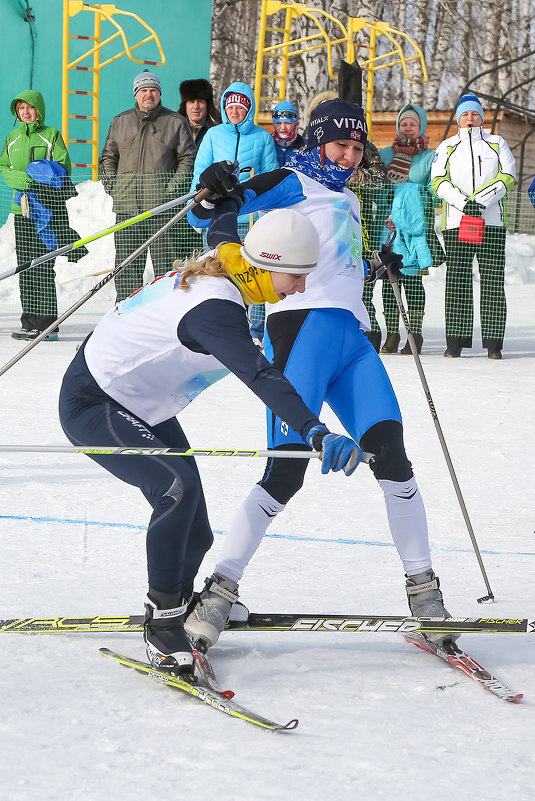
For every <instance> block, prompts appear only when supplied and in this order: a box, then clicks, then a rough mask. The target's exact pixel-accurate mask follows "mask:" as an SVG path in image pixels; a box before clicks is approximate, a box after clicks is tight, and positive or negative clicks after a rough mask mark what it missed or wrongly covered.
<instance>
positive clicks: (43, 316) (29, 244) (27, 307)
mask: <svg viewBox="0 0 535 801" xmlns="http://www.w3.org/2000/svg"><path fill="white" fill-rule="evenodd" d="M14 217H15V250H16V253H17V264H18V265H21V264H26V262H29V261H31V260H32V259H36V258H37V257H38V256H44V254H45V253H48V249H47V248H46V247H45V245H44V244H43V243H42V242H41V240H40V239H39V237H38V236H37V232H36V230H35V223H34V221H33V220H30V219H29V218H28V217H23V216H22V215H21V214H15V215H14ZM55 262H56V260H55V259H51V260H50V261H47V262H45V263H44V264H40V265H39V266H38V267H32V268H31V269H29V270H25V271H24V272H22V273H20V275H19V290H20V305H21V306H22V314H21V317H20V322H21V325H22V328H25V329H26V330H27V331H31V330H33V329H37V331H44V330H45V328H48V326H49V325H51V324H52V323H53V322H54V320H57V319H58V303H57V298H56V274H55V272H54V264H55ZM55 330H56V331H58V330H59V329H57V328H56V329H55Z"/></svg>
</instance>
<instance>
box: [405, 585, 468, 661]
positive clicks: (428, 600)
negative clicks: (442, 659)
mask: <svg viewBox="0 0 535 801" xmlns="http://www.w3.org/2000/svg"><path fill="white" fill-rule="evenodd" d="M406 579H407V581H406V583H405V588H406V590H407V600H408V602H409V609H410V610H411V615H412V616H413V617H441V618H443V619H446V618H448V617H451V615H450V613H449V612H448V610H447V609H446V607H445V606H444V599H443V598H442V592H441V591H440V582H439V580H438V576H436V575H435V573H434V572H433V570H427V571H426V572H425V573H417V574H416V575H415V576H406ZM425 636H426V638H427V639H428V640H431V641H432V642H434V643H436V644H437V645H444V644H445V643H447V642H455V640H456V639H457V638H458V637H459V635H458V634H440V633H437V634H426V635H425Z"/></svg>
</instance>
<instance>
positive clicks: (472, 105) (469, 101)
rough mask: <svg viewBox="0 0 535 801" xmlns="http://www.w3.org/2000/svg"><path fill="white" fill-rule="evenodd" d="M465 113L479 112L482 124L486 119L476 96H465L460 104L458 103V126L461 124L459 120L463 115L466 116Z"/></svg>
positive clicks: (456, 113)
mask: <svg viewBox="0 0 535 801" xmlns="http://www.w3.org/2000/svg"><path fill="white" fill-rule="evenodd" d="M465 111H477V113H478V114H479V116H480V117H481V122H483V119H484V118H485V112H484V111H483V106H482V105H481V103H480V102H479V100H478V99H477V97H476V96H475V95H463V96H462V97H461V99H460V100H459V102H458V103H457V109H456V111H455V117H456V119H457V125H458V124H459V118H460V116H461V114H464V112H465Z"/></svg>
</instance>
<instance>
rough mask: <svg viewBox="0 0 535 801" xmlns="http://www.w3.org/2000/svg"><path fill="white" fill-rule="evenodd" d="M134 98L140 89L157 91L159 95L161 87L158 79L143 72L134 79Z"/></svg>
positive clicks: (149, 73) (150, 73)
mask: <svg viewBox="0 0 535 801" xmlns="http://www.w3.org/2000/svg"><path fill="white" fill-rule="evenodd" d="M133 88H134V97H135V96H136V95H137V93H138V92H139V90H140V89H157V90H158V91H159V92H160V94H161V93H162V85H161V83H160V79H159V78H158V76H157V75H155V74H154V73H153V72H149V71H148V70H143V72H140V73H139V75H136V77H135V78H134V87H133Z"/></svg>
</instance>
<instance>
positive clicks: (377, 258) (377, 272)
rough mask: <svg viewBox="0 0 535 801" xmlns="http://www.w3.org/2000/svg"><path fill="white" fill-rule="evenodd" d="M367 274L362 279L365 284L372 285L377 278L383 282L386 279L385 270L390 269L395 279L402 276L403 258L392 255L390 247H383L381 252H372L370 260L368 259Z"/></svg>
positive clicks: (398, 255)
mask: <svg viewBox="0 0 535 801" xmlns="http://www.w3.org/2000/svg"><path fill="white" fill-rule="evenodd" d="M367 261H368V274H367V276H366V278H365V279H364V283H365V284H373V282H374V281H377V279H378V278H382V279H383V280H384V279H385V278H387V277H388V273H387V268H388V267H390V269H391V270H392V272H393V273H394V275H395V276H396V278H399V276H400V275H402V272H401V268H402V267H403V256H400V254H399V253H394V252H393V251H392V248H391V247H390V245H383V246H382V248H381V250H380V251H378V250H374V251H373V254H372V258H371V259H368V260H367Z"/></svg>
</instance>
